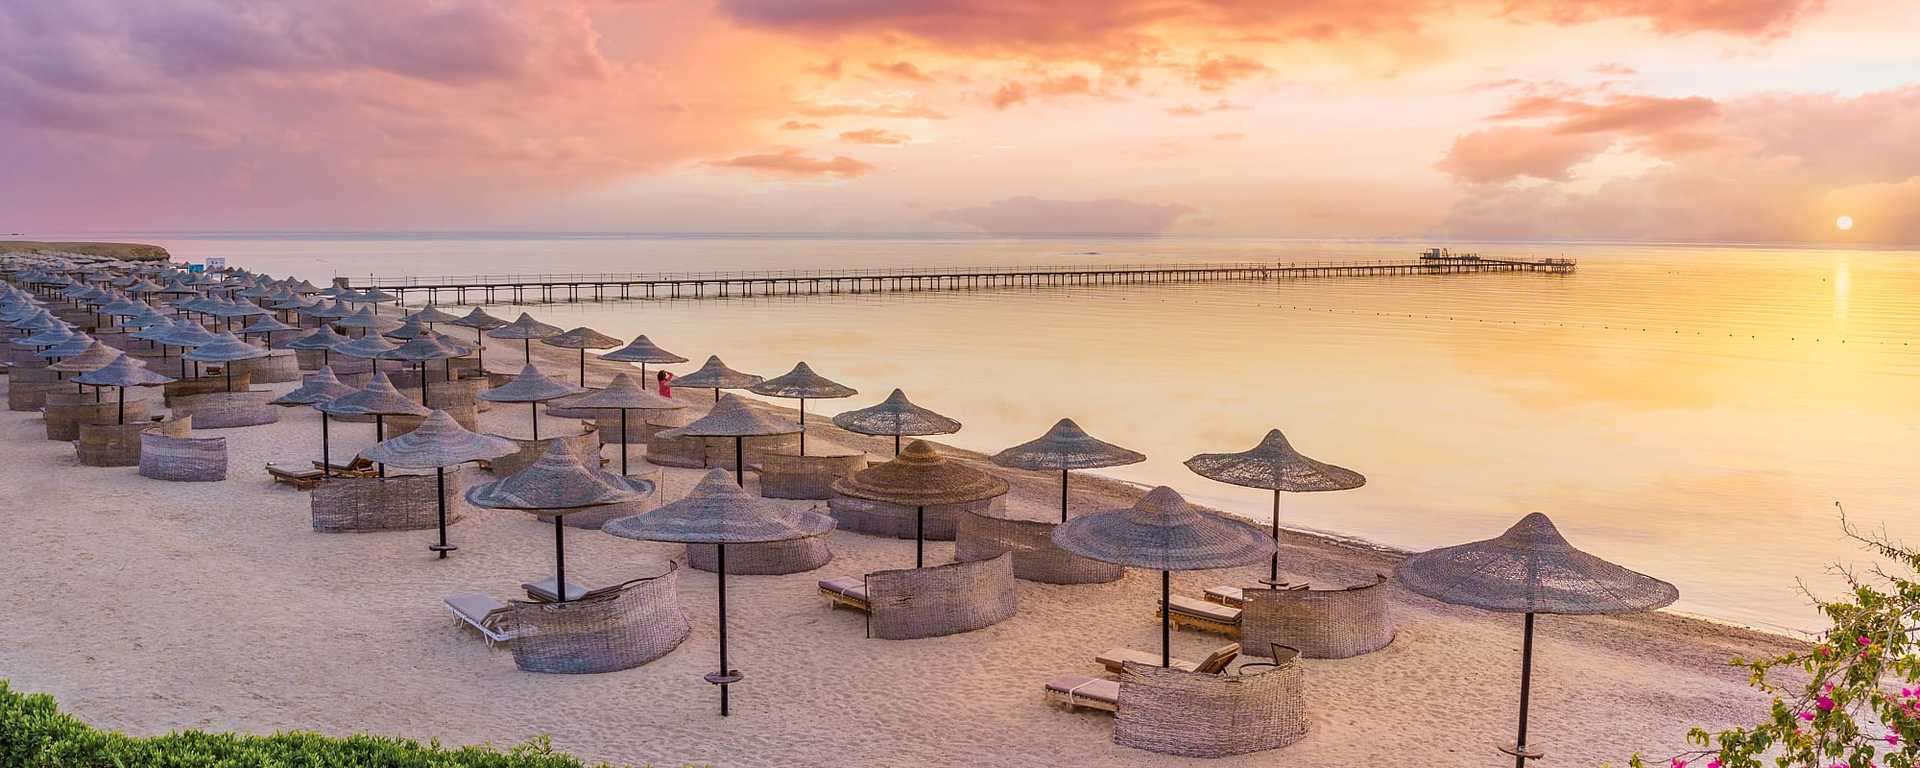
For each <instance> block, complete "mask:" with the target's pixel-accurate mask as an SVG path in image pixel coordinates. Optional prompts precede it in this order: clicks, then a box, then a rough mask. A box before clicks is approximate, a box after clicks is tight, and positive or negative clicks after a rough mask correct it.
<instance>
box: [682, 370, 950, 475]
mask: <svg viewBox="0 0 1920 768" xmlns="http://www.w3.org/2000/svg"><path fill="white" fill-rule="evenodd" d="M674 383H675V384H678V383H679V382H677V381H676V382H674ZM833 424H834V426H837V427H839V428H841V429H844V430H846V431H848V432H854V433H857V434H862V435H892V436H893V455H895V456H898V455H900V438H901V437H902V436H905V437H921V436H925V435H950V434H953V433H955V432H958V431H960V422H958V421H954V420H953V419H949V418H947V417H945V416H942V415H940V414H937V413H934V412H933V411H929V410H927V409H925V408H922V407H920V406H917V405H914V404H913V401H911V400H908V399H907V393H905V392H902V391H900V390H898V389H896V390H894V391H893V394H891V395H887V399H885V400H882V401H880V402H879V403H878V404H876V405H870V406H867V407H865V408H861V409H858V410H852V411H847V412H846V413H842V414H840V415H838V416H835V417H833Z"/></svg>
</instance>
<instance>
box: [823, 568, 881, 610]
mask: <svg viewBox="0 0 1920 768" xmlns="http://www.w3.org/2000/svg"><path fill="white" fill-rule="evenodd" d="M820 596H821V597H824V598H826V599H827V605H828V607H830V608H838V607H840V606H843V605H844V606H846V607H848V608H852V609H854V610H856V611H860V612H861V613H867V612H870V611H872V610H873V605H872V604H871V603H869V602H868V601H867V582H866V580H865V579H862V578H860V577H857V576H841V577H840V578H837V579H821V580H820Z"/></svg>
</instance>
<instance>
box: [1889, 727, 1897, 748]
mask: <svg viewBox="0 0 1920 768" xmlns="http://www.w3.org/2000/svg"><path fill="white" fill-rule="evenodd" d="M1887 746H1889V747H1897V746H1900V734H1897V733H1894V732H1892V731H1888V732H1887Z"/></svg>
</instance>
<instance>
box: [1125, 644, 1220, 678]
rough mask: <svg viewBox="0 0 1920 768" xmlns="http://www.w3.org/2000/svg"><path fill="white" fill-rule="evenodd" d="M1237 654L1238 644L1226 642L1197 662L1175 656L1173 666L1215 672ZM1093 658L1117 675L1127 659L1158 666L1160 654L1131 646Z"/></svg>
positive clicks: (1194, 670)
mask: <svg viewBox="0 0 1920 768" xmlns="http://www.w3.org/2000/svg"><path fill="white" fill-rule="evenodd" d="M1239 655H1240V644H1239V643H1228V644H1226V645H1224V646H1221V647H1220V648H1219V649H1217V650H1215V651H1214V652H1213V653H1210V654H1207V657H1206V658H1204V659H1201V660H1200V661H1199V662H1192V661H1187V660H1186V659H1178V658H1176V659H1174V660H1173V668H1174V669H1184V670H1187V671H1190V672H1209V673H1217V672H1221V671H1223V670H1225V669H1226V668H1227V665H1228V664H1232V663H1233V659H1234V657H1236V656H1239ZM1093 660H1094V661H1096V662H1099V663H1100V666H1103V667H1106V668H1107V671H1108V672H1112V673H1114V674H1116V675H1117V674H1120V669H1121V667H1123V666H1124V665H1125V664H1126V663H1127V662H1129V661H1131V662H1133V663H1135V664H1148V665H1152V666H1159V665H1160V654H1157V653H1150V652H1147V651H1138V650H1134V649H1132V648H1110V649H1107V650H1106V651H1103V652H1101V653H1100V655H1098V656H1095V657H1093Z"/></svg>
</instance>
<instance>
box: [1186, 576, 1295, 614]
mask: <svg viewBox="0 0 1920 768" xmlns="http://www.w3.org/2000/svg"><path fill="white" fill-rule="evenodd" d="M1308 586H1309V585H1308V584H1306V583H1305V582H1302V583H1299V584H1288V585H1286V586H1285V587H1281V589H1306V588H1308ZM1207 602H1209V603H1219V604H1221V605H1224V606H1227V607H1229V608H1244V607H1246V602H1247V593H1246V590H1244V589H1241V588H1240V587H1228V586H1213V587H1207Z"/></svg>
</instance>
